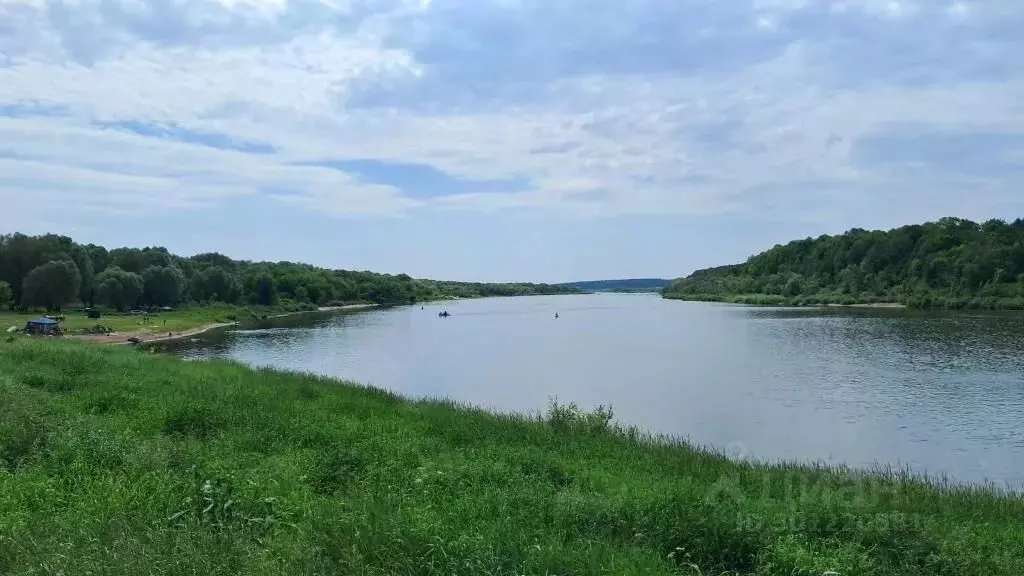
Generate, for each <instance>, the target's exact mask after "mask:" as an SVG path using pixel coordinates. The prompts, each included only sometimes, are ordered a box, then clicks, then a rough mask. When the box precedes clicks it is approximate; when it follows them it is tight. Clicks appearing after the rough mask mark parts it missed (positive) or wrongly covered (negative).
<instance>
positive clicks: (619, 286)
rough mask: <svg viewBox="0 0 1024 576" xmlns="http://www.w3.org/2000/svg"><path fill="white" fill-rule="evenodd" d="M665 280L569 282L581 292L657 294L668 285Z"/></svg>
mask: <svg viewBox="0 0 1024 576" xmlns="http://www.w3.org/2000/svg"><path fill="white" fill-rule="evenodd" d="M668 282H669V281H668V280H665V279H664V278H626V279H621V280H587V281H585V282H569V283H568V284H566V286H573V287H576V288H579V289H581V290H587V291H593V292H657V291H659V290H661V289H662V288H664V287H665V285H666V284H668Z"/></svg>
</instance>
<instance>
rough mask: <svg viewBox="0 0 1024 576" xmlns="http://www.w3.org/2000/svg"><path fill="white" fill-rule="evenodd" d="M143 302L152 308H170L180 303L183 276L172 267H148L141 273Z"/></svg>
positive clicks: (183, 282)
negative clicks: (152, 306)
mask: <svg viewBox="0 0 1024 576" xmlns="http://www.w3.org/2000/svg"><path fill="white" fill-rule="evenodd" d="M142 281H143V290H142V295H143V300H145V301H146V302H148V303H149V304H151V305H154V306H170V305H172V304H177V303H178V302H180V301H181V294H182V291H183V290H184V289H185V276H184V275H183V274H182V273H181V270H179V269H177V268H176V267H174V266H150V267H149V268H146V269H145V270H144V271H143V272H142Z"/></svg>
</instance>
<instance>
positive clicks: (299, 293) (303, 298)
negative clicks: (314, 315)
mask: <svg viewBox="0 0 1024 576" xmlns="http://www.w3.org/2000/svg"><path fill="white" fill-rule="evenodd" d="M295 301H296V302H309V292H308V291H307V290H306V287H305V286H299V287H298V288H296V289H295Z"/></svg>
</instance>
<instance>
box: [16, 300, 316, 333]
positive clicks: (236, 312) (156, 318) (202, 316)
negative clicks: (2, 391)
mask: <svg viewBox="0 0 1024 576" xmlns="http://www.w3.org/2000/svg"><path fill="white" fill-rule="evenodd" d="M316 309H317V307H316V306H313V305H308V304H307V305H300V304H293V303H287V304H283V305H279V306H230V305H218V306H192V307H184V308H179V309H175V310H173V311H166V312H153V313H151V314H149V316H148V322H147V321H146V320H145V317H144V316H143V315H142V314H131V313H126V312H125V313H118V312H109V311H104V313H103V316H102V317H100V318H89V317H88V315H87V314H86V313H85V312H80V311H71V310H68V311H64V312H62V313H61V314H63V316H64V321H63V326H64V329H65V331H66V333H67V334H69V335H72V336H75V335H84V334H86V333H88V331H90V330H95V329H96V327H97V326H102V327H105V328H107V329H110V330H114V331H117V332H132V333H147V332H152V333H154V334H161V333H167V332H170V331H173V332H181V331H185V330H191V329H194V328H199V327H202V326H208V325H210V324H223V323H227V322H235V321H240V322H245V321H248V320H254V319H256V318H260V317H263V316H268V317H270V316H277V315H281V314H291V313H295V312H303V311H313V310H316ZM41 315H43V313H42V312H39V311H16V310H4V311H2V312H0V331H2V330H6V329H7V328H8V327H9V326H15V327H17V328H19V329H20V328H23V327H24V326H25V322H27V321H28V320H31V319H33V318H38V317H39V316H41Z"/></svg>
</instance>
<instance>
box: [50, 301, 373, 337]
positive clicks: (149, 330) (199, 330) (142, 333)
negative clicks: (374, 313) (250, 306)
mask: <svg viewBox="0 0 1024 576" xmlns="http://www.w3.org/2000/svg"><path fill="white" fill-rule="evenodd" d="M376 307H378V305H377V304H350V305H347V306H321V307H319V308H317V309H316V310H300V311H296V312H285V313H281V314H272V315H268V316H266V318H267V319H274V318H285V317H289V316H296V315H300V314H316V313H329V312H341V311H356V310H367V309H371V308H376ZM171 314H173V312H171V313H167V315H171ZM240 324H242V322H240V321H231V322H207V323H203V324H198V325H196V326H193V327H184V328H182V327H179V328H178V329H176V330H167V331H166V333H165V332H164V330H161V329H160V326H158V325H157V326H148V327H145V328H141V329H138V330H126V331H115V332H111V333H108V334H68V335H66V336H65V337H66V338H68V339H70V340H82V341H85V342H93V343H101V344H130V343H132V344H134V343H139V344H154V343H166V342H173V341H175V340H181V339H184V338H193V337H195V336H199V335H201V334H204V333H206V332H209V331H211V330H217V329H220V328H227V327H229V326H238V325H240Z"/></svg>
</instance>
